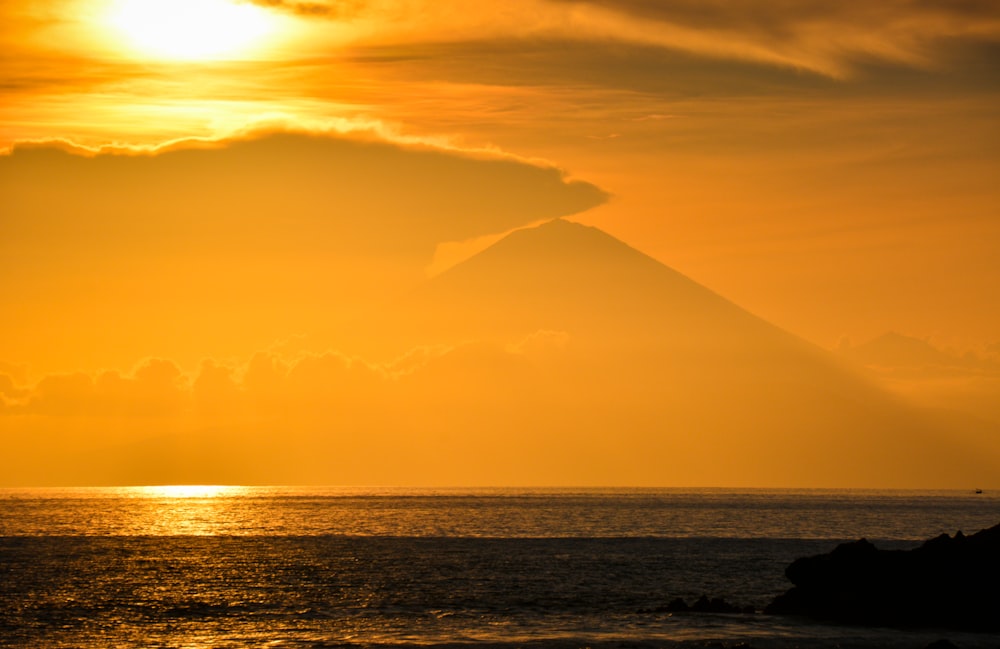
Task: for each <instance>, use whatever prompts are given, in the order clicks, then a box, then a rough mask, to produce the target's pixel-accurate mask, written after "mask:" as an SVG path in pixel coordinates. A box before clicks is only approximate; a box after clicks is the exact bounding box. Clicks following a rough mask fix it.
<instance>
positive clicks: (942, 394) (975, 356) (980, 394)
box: [838, 332, 1000, 423]
mask: <svg viewBox="0 0 1000 649" xmlns="http://www.w3.org/2000/svg"><path fill="white" fill-rule="evenodd" d="M838 352H839V353H840V354H842V355H843V356H845V357H847V358H849V359H851V360H852V361H854V362H856V363H859V364H861V365H864V366H865V367H866V368H867V369H868V370H869V371H870V372H871V373H872V375H873V376H875V377H876V378H877V379H878V380H879V381H880V382H881V384H882V385H883V386H885V387H886V388H887V389H889V390H891V391H893V392H895V393H897V394H900V395H902V396H904V397H906V398H908V399H911V400H912V401H913V402H915V403H921V404H924V405H926V406H932V407H937V408H944V409H949V410H955V411H960V412H964V413H968V414H972V415H974V416H976V417H979V418H981V419H985V420H988V421H993V422H995V423H1000V356H998V355H996V353H995V352H996V348H995V346H986V348H985V349H984V350H983V351H982V353H979V352H977V351H975V350H968V351H964V352H960V351H959V350H956V349H949V348H943V347H939V346H937V345H935V344H933V343H932V342H930V341H929V340H926V339H920V338H915V337H912V336H906V335H903V334H899V333H895V332H890V333H887V334H884V335H882V336H879V337H877V338H875V339H873V340H870V341H868V342H865V343H862V344H860V345H855V346H852V345H850V344H847V343H845V344H844V345H842V346H841V347H840V348H838Z"/></svg>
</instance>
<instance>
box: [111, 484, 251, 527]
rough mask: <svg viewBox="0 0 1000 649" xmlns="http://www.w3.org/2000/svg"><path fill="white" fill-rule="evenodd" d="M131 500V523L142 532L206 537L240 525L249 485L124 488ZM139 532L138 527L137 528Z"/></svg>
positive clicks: (129, 513)
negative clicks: (235, 519) (240, 515)
mask: <svg viewBox="0 0 1000 649" xmlns="http://www.w3.org/2000/svg"><path fill="white" fill-rule="evenodd" d="M122 491H123V492H124V493H125V494H127V495H128V497H129V498H130V500H131V502H132V507H131V508H130V509H131V511H129V512H128V515H129V517H130V518H133V520H132V524H133V525H136V526H137V527H138V528H139V529H141V530H142V531H141V532H139V533H142V534H153V535H179V536H207V535H214V534H220V533H226V531H229V530H231V529H232V528H233V527H234V523H235V526H236V527H239V524H238V523H236V521H234V520H233V519H234V517H238V511H237V510H238V509H239V506H238V504H237V503H238V502H239V500H240V498H241V497H242V496H245V495H246V494H247V491H248V489H247V487H238V486H224V485H158V486H146V487H128V488H126V489H123V490H122ZM137 531H138V530H137Z"/></svg>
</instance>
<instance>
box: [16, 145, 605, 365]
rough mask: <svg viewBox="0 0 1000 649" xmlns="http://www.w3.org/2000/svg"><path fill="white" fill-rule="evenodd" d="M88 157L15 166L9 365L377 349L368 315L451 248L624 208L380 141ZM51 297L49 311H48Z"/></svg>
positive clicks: (21, 153)
mask: <svg viewBox="0 0 1000 649" xmlns="http://www.w3.org/2000/svg"><path fill="white" fill-rule="evenodd" d="M85 153H86V155H82V154H81V152H80V151H79V150H78V149H75V148H72V147H70V145H67V144H62V145H57V144H37V145H33V146H27V145H26V146H19V147H17V148H16V149H15V150H14V151H13V153H11V154H10V155H7V156H0V194H2V195H3V197H4V236H3V237H2V238H0V260H2V261H0V264H2V268H3V272H2V273H0V293H2V294H3V295H4V299H5V306H6V307H8V308H10V309H11V310H12V312H13V311H14V310H20V311H19V312H20V313H21V314H22V316H21V317H19V318H18V319H17V321H16V322H15V321H8V323H7V324H6V325H4V326H2V327H0V333H2V334H3V335H2V336H0V340H2V342H0V357H11V356H13V355H14V354H17V355H18V356H19V357H24V358H31V359H32V362H33V363H34V364H36V365H41V366H43V367H45V368H46V369H52V365H51V364H49V365H47V366H45V359H46V358H49V357H53V358H54V357H57V356H61V367H70V368H72V367H81V366H82V367H93V365H85V364H83V362H82V361H80V360H79V359H80V358H81V356H82V355H84V354H85V355H88V356H91V357H92V358H95V359H99V361H100V362H102V363H111V364H112V365H116V366H121V365H122V364H124V363H128V362H131V359H134V358H137V357H142V356H145V355H147V354H148V353H149V352H150V348H149V342H148V341H150V340H160V341H166V343H167V346H158V347H157V350H158V353H162V354H164V355H166V356H168V357H170V358H174V359H177V361H178V362H181V363H185V364H190V363H191V362H194V361H196V360H197V359H198V358H200V357H202V356H206V355H213V356H216V357H226V356H228V355H232V354H241V355H242V354H246V353H247V352H248V351H249V350H253V349H258V348H259V347H260V346H261V344H262V343H263V342H264V341H267V340H274V339H275V338H277V337H279V336H283V335H286V334H287V333H288V332H289V331H302V332H307V333H316V332H331V335H329V336H328V338H327V340H328V341H330V344H333V342H334V341H336V344H337V345H341V344H342V343H341V342H340V340H341V339H339V338H336V337H335V336H333V335H332V333H333V332H341V330H343V329H344V328H350V327H353V329H352V331H354V332H355V333H356V334H357V338H358V339H359V340H362V341H363V339H364V338H366V334H365V332H364V331H358V327H357V326H356V318H357V316H356V314H357V313H358V311H359V309H361V308H362V306H364V307H368V306H372V305H373V304H381V303H382V302H384V301H385V300H387V299H388V298H389V297H390V296H392V295H396V294H398V293H400V292H404V291H406V290H408V288H409V287H410V286H412V285H414V284H416V283H419V282H420V281H422V280H423V279H424V268H425V267H426V266H427V264H428V263H429V262H430V260H431V259H432V257H433V254H434V251H435V249H436V247H437V245H438V244H439V243H441V242H444V241H454V240H464V239H468V238H472V237H477V236H480V235H485V234H489V233H494V232H504V231H507V230H510V229H511V228H514V227H518V226H520V225H524V224H526V223H531V222H534V221H537V220H539V219H547V218H552V217H556V216H560V215H564V214H572V213H576V212H579V211H581V210H586V209H589V208H591V207H593V206H595V205H599V204H601V203H602V202H604V201H605V200H606V199H607V194H606V193H605V192H603V191H602V190H601V189H599V188H598V187H596V186H594V185H592V184H589V183H587V182H583V181H579V180H573V179H570V178H569V177H568V175H567V173H566V172H565V171H563V170H561V169H559V168H556V167H553V166H548V165H543V164H536V163H530V162H527V161H525V160H521V159H516V158H514V157H511V156H504V155H493V154H488V153H484V152H460V151H457V150H453V149H443V148H440V147H434V146H430V145H428V144H426V143H422V144H407V145H403V144H399V143H395V142H387V141H384V140H382V139H379V138H378V137H377V136H375V135H374V134H372V133H365V134H356V135H333V134H306V133H289V132H277V133H265V134H255V135H253V136H250V135H248V136H245V137H243V138H241V139H236V140H226V141H213V140H191V141H185V142H182V143H177V144H175V145H173V146H171V147H168V148H166V149H162V150H148V151H147V150H143V151H132V150H127V151H125V152H122V151H110V150H109V151H99V152H92V151H87V152H85ZM42 295H44V296H45V301H46V303H47V304H48V305H49V308H48V309H38V308H36V307H34V306H32V305H33V304H37V300H38V298H39V296H42ZM81 295H86V296H87V299H81ZM53 313H57V314H58V318H60V319H62V320H66V321H74V322H75V323H76V324H75V326H74V327H72V328H70V329H62V330H60V332H59V334H58V341H57V343H55V344H53V343H51V341H50V340H49V339H47V338H46V337H45V336H38V335H35V334H34V333H33V332H37V331H40V330H45V329H46V328H49V327H51V326H52V325H51V318H52V314H53ZM102 323H116V325H118V326H117V327H116V328H117V330H118V331H120V332H122V333H121V335H119V336H118V337H116V338H115V339H114V340H112V339H111V338H109V337H108V336H107V335H106V326H107V325H105V324H102ZM125 323H127V326H125ZM15 328H16V329H17V331H18V332H19V333H15V332H14V331H13V330H14V329H15ZM349 333H350V332H348V334H349ZM345 335H347V334H345ZM192 340H198V341H200V344H201V345H202V346H201V347H199V348H197V349H193V348H192V346H191V345H190V344H188V343H189V341H192ZM344 348H345V349H348V350H350V351H352V352H353V351H356V350H355V349H354V348H353V347H352V346H350V345H345V346H344ZM184 354H197V356H195V358H193V359H192V358H190V357H189V356H183V355H184Z"/></svg>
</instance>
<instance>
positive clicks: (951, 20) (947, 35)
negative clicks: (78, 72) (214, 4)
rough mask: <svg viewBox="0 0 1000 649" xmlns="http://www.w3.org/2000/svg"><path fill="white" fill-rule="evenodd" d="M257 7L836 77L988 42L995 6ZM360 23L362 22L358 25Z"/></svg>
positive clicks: (375, 30) (556, 0)
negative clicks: (647, 50)
mask: <svg viewBox="0 0 1000 649" xmlns="http://www.w3.org/2000/svg"><path fill="white" fill-rule="evenodd" d="M259 4H262V5H264V6H269V7H271V8H274V9H277V10H280V11H287V12H289V13H294V14H297V15H308V16H313V17H321V18H325V19H335V20H338V21H348V22H351V23H353V24H355V25H356V26H358V27H357V28H356V33H355V36H354V38H353V40H354V41H355V44H377V43H384V44H392V43H397V44H398V43H417V42H425V43H428V42H444V41H464V42H474V41H483V40H490V41H492V40H498V39H504V38H515V39H525V38H527V39H553V38H554V39H561V40H584V41H605V42H606V41H617V42H628V43H634V44H641V45H646V46H652V47H660V48H665V49H670V50H675V51H684V52H690V53H692V54H696V55H699V56H707V57H712V58H725V59H740V60H749V61H754V62H757V63H764V64H769V65H779V66H783V67H791V68H798V69H806V70H811V71H814V72H818V73H821V74H824V75H828V76H835V77H845V76H849V75H850V74H852V73H853V71H854V68H855V66H856V64H857V63H858V62H859V61H864V60H868V59H874V60H882V61H891V62H896V63H901V64H905V65H911V66H918V67H926V66H931V65H934V64H935V62H936V59H937V57H938V54H939V49H940V48H942V47H949V46H950V45H951V44H952V43H953V42H955V41H956V40H969V41H981V40H986V41H996V40H998V38H1000V10H998V8H997V5H996V3H989V2H975V1H970V2H960V3H929V2H922V1H919V0H890V1H888V2H880V3H869V4H866V5H864V6H859V5H855V4H841V3H829V2H822V1H820V0H808V1H806V2H771V1H769V0H750V1H747V2H740V3H737V4H733V3H731V2H721V1H718V0H717V1H710V2H700V1H696V0H682V1H681V2H669V3H664V2H653V1H650V0H603V1H600V2H596V1H595V2H579V1H578V0H513V1H512V2H508V3H504V5H503V6H502V8H501V7H498V6H494V5H481V4H480V5H476V4H473V3H470V2H467V1H466V0H437V1H435V2H430V1H429V0H394V1H393V0H389V1H382V2H371V3H346V4H345V5H344V6H341V5H340V4H339V3H296V2H283V1H276V2H269V1H268V0H261V1H260V2H259ZM360 25H366V27H364V28H362V27H361V26H360Z"/></svg>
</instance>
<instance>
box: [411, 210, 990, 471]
mask: <svg viewBox="0 0 1000 649" xmlns="http://www.w3.org/2000/svg"><path fill="white" fill-rule="evenodd" d="M405 312H406V317H405V321H406V322H407V327H406V329H407V333H408V334H409V335H411V336H413V337H414V339H416V340H420V341H423V342H425V343H426V342H433V343H439V344H454V343H456V342H460V341H470V340H476V341H489V342H491V343H492V344H494V345H506V346H507V347H506V349H507V351H508V355H512V356H519V357H523V358H524V359H526V360H527V361H528V362H527V363H526V366H527V367H528V368H530V369H522V370H517V371H516V372H514V373H513V374H512V371H513V370H511V371H508V370H505V371H504V372H499V373H492V372H489V371H471V370H470V368H482V367H483V363H484V362H485V361H483V360H482V359H481V358H480V359H479V360H466V361H465V362H462V363H456V362H451V365H450V366H448V367H447V368H445V369H441V368H440V367H439V368H438V369H437V371H438V373H439V374H440V380H439V381H438V383H437V386H438V388H439V389H438V390H437V391H433V390H429V391H428V392H427V393H426V394H424V395H423V396H424V397H425V399H426V400H427V403H428V404H429V405H428V406H427V408H428V411H429V412H434V413H437V414H436V415H435V422H436V423H435V426H436V427H437V428H435V429H436V430H452V427H455V428H456V429H463V428H464V430H463V431H456V432H454V434H451V433H449V434H450V435H452V436H451V437H450V438H454V437H455V436H460V435H462V434H469V435H476V436H478V437H479V438H481V439H483V440H488V442H489V444H491V445H492V446H493V447H494V448H495V449H497V450H498V451H500V450H504V451H505V453H506V455H505V456H507V457H509V461H511V462H523V463H524V470H525V471H526V473H528V474H531V475H534V473H533V472H537V473H538V474H539V475H543V474H544V473H545V472H548V474H550V475H557V476H560V477H561V479H560V482H566V481H568V482H570V483H572V482H577V483H587V484H593V483H594V482H595V481H596V482H598V483H607V482H609V481H610V482H616V481H620V479H619V478H618V477H617V476H620V475H622V474H623V473H624V474H626V475H629V476H631V480H630V482H631V483H633V484H688V485H690V484H714V485H756V486H848V485H850V486H871V487H875V486H911V487H916V486H946V485H950V486H959V485H965V484H966V483H969V484H971V483H973V482H977V481H979V482H982V481H983V480H986V479H987V477H988V476H990V475H993V472H994V471H995V470H996V469H997V466H998V463H997V454H996V448H995V446H989V444H990V443H991V442H990V441H989V440H988V439H983V438H978V439H975V440H973V439H966V438H965V436H964V433H963V432H962V431H961V430H955V431H947V433H946V432H945V431H943V430H942V429H941V427H940V426H939V425H938V424H937V423H931V422H926V421H924V420H923V419H922V417H921V415H920V414H919V413H918V412H917V411H915V410H913V409H911V408H909V407H907V406H906V405H905V404H903V403H901V402H899V401H897V400H895V399H894V398H893V397H890V396H889V395H887V394H886V393H884V392H882V391H881V390H879V389H877V388H876V387H874V386H873V385H871V384H870V383H868V382H866V381H865V380H864V379H863V378H861V377H860V376H859V375H857V374H855V373H854V372H852V371H851V370H850V369H848V368H847V367H846V366H845V365H842V364H840V361H838V360H837V359H836V358H835V357H834V356H833V355H832V354H829V353H827V352H825V351H823V350H820V349H819V348H816V347H814V346H812V345H810V344H808V343H806V342H804V341H802V340H801V339H798V338H796V337H795V336H792V335H790V334H788V333H786V332H784V331H782V330H780V329H779V328H777V327H774V326H773V325H771V324H769V323H767V322H765V321H763V320H761V319H760V318H757V317H755V316H753V315H752V314H750V313H748V312H747V311H745V310H743V309H742V308H740V307H738V306H736V305H734V304H732V303H731V302H729V301H727V300H725V299H724V298H722V297H721V296H719V295H717V294H715V293H713V292H711V291H710V290H708V289H706V288H704V287H702V286H700V285H699V284H697V283H696V282H694V281H692V280H690V279H688V278H686V277H684V276H683V275H681V274H679V273H677V272H676V271H673V270H672V269H670V268H668V267H667V266H665V265H663V264H661V263H659V262H657V261H656V260H654V259H652V258H650V257H648V256H646V255H644V254H642V253H640V252H638V251H636V250H635V249H633V248H631V247H629V246H627V245H626V244H624V243H622V242H620V241H618V240H616V239H614V238H613V237H611V236H609V235H607V234H605V233H603V232H601V231H600V230H597V229H595V228H589V227H586V226H582V225H579V224H574V223H570V222H567V221H564V220H555V221H552V222H549V223H546V224H544V225H542V226H539V227H536V228H531V229H525V230H520V231H517V232H514V233H512V234H511V235H509V236H508V237H506V238H505V239H503V240H501V241H500V242H498V243H496V244H495V245H494V246H492V247H490V248H489V249H487V250H485V251H483V252H482V253H480V254H478V255H476V256H475V257H473V258H471V259H469V260H467V261H466V262H464V263H462V264H459V265H458V266H456V267H454V268H452V269H450V270H449V271H447V272H445V273H443V274H441V275H440V276H438V277H436V278H434V279H433V280H431V281H430V282H429V283H428V285H427V286H426V287H425V289H424V290H423V291H421V292H420V293H419V294H418V295H416V296H414V298H413V299H412V300H411V302H410V303H409V304H408V305H407V307H406V308H405ZM538 340H543V341H545V340H548V341H550V342H551V341H553V340H559V341H560V343H559V345H557V346H552V345H549V346H548V347H547V348H544V349H539V348H538V347H537V345H535V346H534V347H532V345H534V343H535V342H537V341H538ZM525 350H527V351H525ZM462 353H468V352H467V351H463V352H462ZM494 360H495V359H494ZM439 365H442V366H443V363H439ZM501 375H502V376H503V378H502V379H496V376H501ZM453 386H461V387H460V388H455V387H453ZM470 395H476V396H475V397H473V398H470ZM419 421H421V419H420V418H419V417H417V418H415V419H414V420H412V421H411V423H413V424H414V425H415V426H416V428H417V429H420V425H421V424H419V423H416V422H419ZM526 431H527V432H526ZM515 439H516V440H518V442H517V443H515V442H514V440H515ZM532 440H533V441H532ZM518 443H520V444H529V443H530V444H533V445H534V447H535V451H536V452H535V453H534V454H532V455H531V456H530V457H525V456H523V455H519V454H518V453H517V452H516V450H515V449H514V447H515V446H516V445H517V444H518ZM984 445H986V446H984ZM984 449H985V450H984ZM501 454H502V455H503V454H504V453H501ZM532 481H533V480H532Z"/></svg>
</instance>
